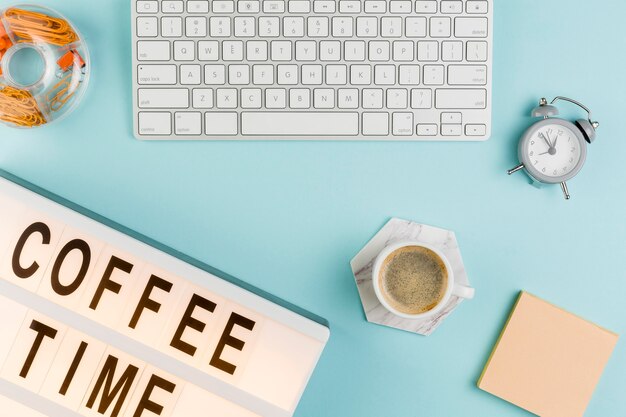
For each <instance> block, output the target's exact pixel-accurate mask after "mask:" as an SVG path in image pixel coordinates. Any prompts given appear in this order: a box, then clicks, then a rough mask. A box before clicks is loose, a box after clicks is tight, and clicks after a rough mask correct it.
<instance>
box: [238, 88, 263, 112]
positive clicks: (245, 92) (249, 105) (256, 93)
mask: <svg viewBox="0 0 626 417" xmlns="http://www.w3.org/2000/svg"><path fill="white" fill-rule="evenodd" d="M262 93H263V92H262V90H261V89H260V88H242V89H241V108H242V109H260V108H261V105H262V101H261V97H262Z"/></svg>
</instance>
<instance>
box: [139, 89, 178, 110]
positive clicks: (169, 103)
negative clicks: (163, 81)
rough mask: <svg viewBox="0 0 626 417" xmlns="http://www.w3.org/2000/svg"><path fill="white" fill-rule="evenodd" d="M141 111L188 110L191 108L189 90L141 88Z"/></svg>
mask: <svg viewBox="0 0 626 417" xmlns="http://www.w3.org/2000/svg"><path fill="white" fill-rule="evenodd" d="M138 104H139V108H141V109H167V108H172V109H186V108H188V107H189V90H187V89H186V88H140V89H139V99H138Z"/></svg>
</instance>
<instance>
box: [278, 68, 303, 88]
mask: <svg viewBox="0 0 626 417" xmlns="http://www.w3.org/2000/svg"><path fill="white" fill-rule="evenodd" d="M276 72H277V75H276V78H277V79H278V84H279V85H297V84H298V73H299V72H300V71H299V68H298V66H297V65H279V66H278V67H277V71H276Z"/></svg>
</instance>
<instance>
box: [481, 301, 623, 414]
mask: <svg viewBox="0 0 626 417" xmlns="http://www.w3.org/2000/svg"><path fill="white" fill-rule="evenodd" d="M617 339H618V336H617V335H616V334H615V333H612V332H610V331H608V330H605V329H603V328H602V327H599V326H597V325H595V324H593V323H590V322H588V321H586V320H584V319H582V318H580V317H578V316H575V315H573V314H571V313H568V312H567V311H565V310H562V309H560V308H558V307H556V306H554V305H552V304H550V303H548V302H546V301H544V300H542V299H540V298H538V297H535V296H534V295H531V294H528V293H526V292H522V293H521V294H520V296H519V298H518V300H517V303H516V304H515V307H513V311H512V313H511V315H510V317H509V320H508V322H507V323H506V325H505V327H504V330H503V331H502V334H501V335H500V339H499V340H498V342H497V343H496V346H495V348H494V350H493V352H492V353H491V357H490V358H489V361H488V362H487V365H486V366H485V369H484V371H483V374H482V375H481V377H480V379H479V381H478V387H479V388H481V389H483V390H485V391H487V392H489V393H491V394H493V395H496V396H498V397H500V398H502V399H504V400H507V401H509V402H511V403H513V404H515V405H517V406H519V407H521V408H524V409H525V410H527V411H530V412H531V413H534V414H537V415H539V416H541V417H581V416H582V415H583V414H584V413H585V409H586V408H587V404H588V403H589V400H590V399H591V396H592V394H593V391H594V389H595V387H596V385H597V383H598V381H599V379H600V376H601V375H602V371H603V370H604V367H605V365H606V363H607V362H608V360H609V357H610V356H611V353H612V352H613V348H614V347H615V344H616V343H617Z"/></svg>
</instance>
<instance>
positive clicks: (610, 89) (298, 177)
mask: <svg viewBox="0 0 626 417" xmlns="http://www.w3.org/2000/svg"><path fill="white" fill-rule="evenodd" d="M41 3H42V4H44V5H48V6H52V7H54V8H56V9H58V10H59V11H61V12H62V13H64V14H65V15H66V16H67V17H68V18H70V19H71V20H73V22H74V23H75V24H76V25H77V26H78V27H79V29H80V30H81V31H82V33H83V35H84V37H85V38H86V39H87V41H88V43H89V46H90V49H91V53H92V61H93V70H92V84H91V86H90V91H89V93H88V95H87V96H86V98H85V100H84V103H83V104H82V106H81V107H80V108H79V109H78V110H77V111H76V112H75V113H74V114H72V116H70V117H69V118H68V119H65V120H64V121H62V122H60V123H58V124H55V125H52V126H49V127H45V128H43V129H38V130H32V131H24V130H13V129H8V128H5V127H0V167H1V168H3V169H6V170H8V171H10V172H12V173H14V174H17V175H18V176H21V177H22V178H24V179H26V180H28V181H31V182H34V183H35V184H37V185H39V186H42V187H44V188H47V189H48V190H50V191H52V192H55V193H58V194H60V195H61V196H63V197H66V198H68V199H70V200H72V201H74V202H76V203H78V204H81V205H83V206H85V207H87V208H89V209H91V210H94V211H96V212H98V213H100V214H102V215H104V216H107V217H109V218H111V219H112V220H115V221H117V222H119V223H122V224H124V225H126V226H129V227H131V228H133V229H135V230H137V231H138V232H141V233H144V234H146V235H148V236H150V237H153V238H155V239H157V240H159V241H161V242H162V243H164V244H167V245H170V246H172V247H174V248H176V249H178V250H180V251H182V252H184V253H186V254H189V255H191V256H193V257H196V258H198V259H200V260H202V261H204V262H206V263H208V264H210V265H213V266H215V267H217V268H219V269H222V270H224V271H226V272H228V273H231V274H233V275H235V276H237V277H239V278H241V279H243V280H245V281H247V282H249V283H251V284H253V285H256V286H258V287H260V288H262V289H265V290H267V291H269V292H271V293H273V294H275V295H277V296H279V297H282V298H284V299H286V300H288V301H292V302H294V303H295V304H298V305H300V306H302V307H304V308H306V309H309V310H311V311H313V312H315V313H318V314H320V315H322V316H324V317H325V318H327V319H328V320H329V321H330V322H331V326H332V335H331V339H330V342H329V344H328V347H327V349H326V351H325V353H324V355H323V357H322V359H321V361H320V363H319V366H318V367H317V369H316V371H315V374H314V375H313V378H312V379H311V382H310V384H309V386H308V388H307V390H306V392H305V394H304V396H303V398H302V401H301V403H300V406H299V408H298V410H297V412H296V415H297V416H299V417H305V416H311V417H318V416H357V415H358V416H363V417H367V416H376V417H377V416H428V417H450V416H481V417H491V416H499V417H505V416H506V417H515V416H524V415H528V414H527V413H526V412H525V411H522V410H521V409H518V408H516V407H515V406H512V405H510V404H508V403H506V402H505V401H502V400H500V399H497V398H495V397H492V396H491V395H490V394H487V393H485V392H483V391H481V390H479V389H478V388H476V386H475V384H476V381H477V379H478V377H479V375H480V372H481V370H482V368H483V365H484V364H485V361H486V360H487V357H488V355H489V353H490V351H491V349H492V346H493V344H494V342H495V340H496V338H497V336H498V334H499V332H500V330H501V328H502V325H503V324H504V321H505V320H506V317H507V315H508V313H509V310H510V308H511V306H512V304H513V301H514V299H515V297H516V296H517V294H518V291H519V290H521V289H525V290H527V291H530V292H533V293H535V294H537V295H539V296H541V297H543V298H546V299H548V300H550V301H552V302H553V303H555V304H557V305H560V306H562V307H564V308H566V309H569V310H572V311H573V312H575V313H577V314H579V315H581V316H583V317H585V318H588V319H590V320H593V321H595V322H597V323H598V324H601V325H603V326H605V327H607V328H609V329H611V330H613V331H616V332H618V333H620V334H626V303H625V302H624V299H625V298H624V294H626V256H625V255H626V238H625V234H626V222H625V221H624V214H625V210H624V209H625V207H626V175H625V174H624V155H626V138H624V126H625V125H624V123H625V119H626V118H625V117H624V108H625V106H624V104H625V103H624V101H625V98H624V97H625V96H626V87H625V85H624V75H623V74H624V66H625V64H626V58H625V57H624V51H625V50H626V49H625V48H626V45H625V38H624V34H623V33H622V32H621V31H620V30H619V28H621V27H623V21H622V19H623V16H624V14H625V13H626V3H624V2H623V1H620V0H605V1H602V2H600V3H598V4H596V3H595V2H593V3H592V2H589V1H583V0H550V1H545V0H543V1H542V0H524V1H521V0H517V1H506V0H496V1H495V3H496V4H495V41H494V49H495V51H494V56H495V62H494V80H493V85H494V97H493V103H494V113H493V121H494V123H493V136H492V139H491V140H490V141H488V142H485V143H467V144H461V143H366V142H362V143H343V142H334V143H333V142H331V143H316V142H309V143H305V142H258V143H249V142H232V143H228V142H222V143H217V142H202V143H184V142H181V143H154V142H152V143H151V142H140V141H137V140H135V139H133V137H132V132H131V121H132V116H131V88H132V87H131V64H130V59H131V52H130V24H129V13H130V11H129V1H128V0H110V1H109V0H107V1H104V0H98V1H84V0H55V1H52V0H48V1H42V2H41ZM6 4H8V3H7V2H5V1H2V2H0V5H1V6H5V5H6ZM555 95H569V96H573V97H574V98H577V99H579V100H581V101H582V102H584V103H586V104H588V105H589V106H590V107H591V108H592V109H593V110H594V112H595V116H596V117H597V119H599V121H600V122H601V123H602V126H601V128H600V130H599V132H598V133H599V138H598V141H597V142H596V143H594V144H593V145H592V146H590V148H589V158H588V161H587V165H586V166H585V168H584V170H583V171H582V173H581V174H580V175H579V177H577V178H575V179H574V180H573V181H571V182H570V191H571V193H572V198H573V199H572V200H571V201H569V202H565V201H564V199H563V197H562V194H561V191H560V189H559V188H558V187H550V188H546V189H543V190H537V189H535V188H533V187H531V186H529V185H528V183H527V180H526V178H525V176H524V174H521V173H519V174H517V175H516V176H514V177H508V176H507V175H506V174H505V171H506V170H507V169H508V168H511V167H513V166H514V165H516V164H517V159H516V146H517V140H518V138H519V136H520V134H521V133H522V132H523V130H524V129H525V128H526V127H527V126H529V124H530V123H531V122H532V120H531V119H530V117H529V116H528V114H529V112H530V109H531V108H532V107H533V106H534V105H535V103H536V101H537V100H538V99H539V98H540V97H541V96H547V97H553V96H555ZM391 216H398V217H402V218H406V219H412V220H415V221H419V222H422V223H428V224H431V225H434V226H439V227H444V228H448V229H451V230H454V231H455V232H456V233H457V237H458V239H459V242H460V245H461V251H462V254H463V256H464V259H465V263H466V266H467V269H468V271H469V275H470V279H471V281H472V283H473V285H474V286H475V287H476V288H477V295H476V298H475V299H474V300H473V301H470V302H466V303H464V304H463V305H462V306H461V307H460V308H459V309H458V310H457V311H456V312H455V313H454V314H453V315H452V316H451V317H450V318H449V320H448V321H447V322H446V323H445V324H444V325H443V326H442V327H441V328H440V329H439V330H438V331H437V332H436V333H435V334H434V335H433V336H430V337H428V338H424V337H421V336H416V335H413V334H409V333H404V332H400V331H396V330H392V329H388V328H385V327H379V326H376V325H373V324H369V323H368V322H367V321H366V320H365V318H364V314H363V311H362V308H361V304H360V302H359V297H358V293H357V289H356V286H355V284H354V279H353V277H352V274H351V271H350V266H349V261H350V259H351V258H352V257H353V256H354V255H355V254H356V253H357V252H358V251H359V250H360V249H361V247H362V246H363V245H364V244H365V243H366V242H367V241H368V239H369V238H370V237H371V236H372V235H373V234H374V233H375V232H376V231H377V230H378V229H379V228H380V227H381V226H382V225H383V224H384V223H385V222H386V221H387V220H388V219H389V218H390V217H391ZM625 375H626V345H625V344H624V342H623V341H620V343H618V345H617V349H616V350H615V352H614V355H613V356H612V358H611V360H610V362H609V364H608V366H607V368H606V370H605V373H604V375H603V376H602V379H601V381H600V384H599V386H598V388H597V390H596V393H595V395H594V397H593V399H592V401H591V404H590V406H589V408H588V412H587V414H586V417H606V416H625V415H626V377H625Z"/></svg>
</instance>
